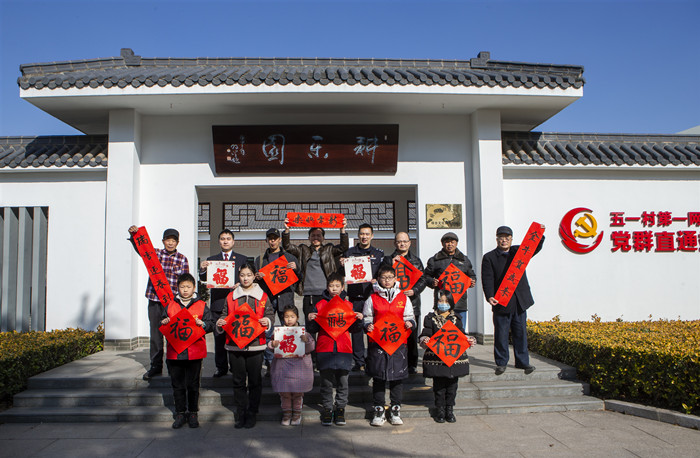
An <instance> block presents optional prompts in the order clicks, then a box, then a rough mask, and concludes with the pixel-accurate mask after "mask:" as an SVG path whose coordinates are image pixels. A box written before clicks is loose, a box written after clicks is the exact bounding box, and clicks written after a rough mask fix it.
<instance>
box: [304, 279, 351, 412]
mask: <svg viewBox="0 0 700 458" xmlns="http://www.w3.org/2000/svg"><path fill="white" fill-rule="evenodd" d="M344 281H345V279H344V278H343V276H342V275H340V274H339V273H337V272H335V273H332V274H330V275H329V276H328V281H327V283H326V286H327V289H326V290H325V291H324V292H323V296H322V297H323V299H321V300H320V301H319V302H318V303H317V304H316V306H315V307H314V308H313V311H312V312H311V313H309V324H308V326H307V327H308V328H310V329H311V332H317V333H318V342H317V344H316V364H317V367H318V370H319V372H320V374H321V403H322V404H323V411H322V412H321V424H322V425H323V426H330V425H332V424H333V420H335V424H336V425H338V426H342V425H344V424H345V406H346V405H347V404H348V374H349V373H350V370H351V369H352V364H353V360H352V339H351V337H350V336H351V334H350V333H351V332H357V331H360V330H362V325H361V321H362V314H361V313H359V312H355V317H356V318H357V321H355V322H354V323H353V324H352V326H350V327H349V328H348V330H347V331H346V332H344V333H342V334H341V335H339V336H338V339H337V340H333V338H332V337H331V336H330V335H328V333H327V332H326V331H325V330H324V329H323V328H322V327H321V326H319V324H318V323H316V322H315V321H314V320H316V318H317V317H318V313H319V312H320V311H323V309H324V308H325V307H326V305H327V304H328V303H329V302H330V300H331V299H333V298H334V297H335V296H338V295H340V298H341V299H342V300H344V301H345V297H346V294H345V291H343V285H344ZM345 302H346V303H347V304H348V306H349V307H350V309H352V302H348V301H345ZM333 387H335V406H334V405H333Z"/></svg>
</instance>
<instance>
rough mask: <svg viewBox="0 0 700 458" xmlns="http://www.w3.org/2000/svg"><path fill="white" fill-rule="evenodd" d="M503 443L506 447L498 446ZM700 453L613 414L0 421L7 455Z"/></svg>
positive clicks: (698, 445) (682, 434)
mask: <svg viewBox="0 0 700 458" xmlns="http://www.w3.org/2000/svg"><path fill="white" fill-rule="evenodd" d="M497 444H501V445H497ZM382 455H384V456H387V455H416V456H464V455H469V456H499V457H508V456H524V457H530V456H531V457H538V456H577V457H578V456H615V457H618V456H621V457H625V456H630V457H635V456H637V457H665V456H668V457H686V456H687V457H691V456H694V457H697V456H700V431H697V430H693V429H688V428H683V427H680V426H674V425H670V424H667V423H661V422H657V421H652V420H646V419H643V418H639V417H633V416H627V415H622V414H618V413H613V412H606V411H593V412H562V413H536V414H510V415H483V416H482V415H478V416H473V417H459V418H458V421H457V423H455V424H443V425H439V424H437V423H435V422H434V421H432V420H430V419H407V420H406V424H405V425H404V426H401V427H392V426H390V425H388V423H387V424H385V425H384V426H383V427H381V428H372V427H371V426H369V424H368V422H367V421H361V420H355V421H350V422H348V424H347V425H346V426H344V427H338V426H332V427H323V426H321V425H320V424H319V423H317V422H306V423H305V424H303V425H302V426H300V427H282V426H280V425H278V424H276V423H273V422H262V423H260V424H259V425H258V426H256V427H255V428H254V429H251V430H236V429H234V428H233V424H232V423H211V424H206V423H203V424H202V426H201V427H200V428H198V429H189V428H187V427H185V428H183V429H181V430H173V429H172V428H171V427H170V422H168V423H87V424H86V423H61V424H55V423H53V424H17V423H15V424H3V425H0V456H7V457H25V456H47V457H53V458H56V457H79V456H90V457H122V456H130V457H155V456H167V457H189V456H193V457H195V456H197V457H209V456H212V457H217V456H222V457H223V456H249V457H258V456H261V457H262V456H270V457H273V456H274V457H287V456H304V457H309V456H324V457H327V456H382Z"/></svg>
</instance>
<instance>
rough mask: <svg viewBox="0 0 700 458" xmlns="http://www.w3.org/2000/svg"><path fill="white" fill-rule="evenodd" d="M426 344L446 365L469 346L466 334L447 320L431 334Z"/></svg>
mask: <svg viewBox="0 0 700 458" xmlns="http://www.w3.org/2000/svg"><path fill="white" fill-rule="evenodd" d="M427 345H428V348H430V349H431V350H432V351H433V353H435V354H436V355H437V356H438V358H440V359H441V360H442V362H443V363H445V364H447V366H448V367H452V365H453V364H454V363H455V361H457V360H458V359H459V357H460V356H462V353H464V352H465V351H467V348H469V347H470V345H469V339H467V336H466V335H465V334H464V333H463V332H462V330H461V329H459V328H458V327H457V326H455V325H454V323H452V322H451V321H449V320H447V322H446V323H445V324H444V325H443V326H442V327H441V328H440V329H439V330H438V332H436V333H435V334H433V336H432V337H431V338H430V340H428V343H427Z"/></svg>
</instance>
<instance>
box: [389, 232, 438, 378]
mask: <svg viewBox="0 0 700 458" xmlns="http://www.w3.org/2000/svg"><path fill="white" fill-rule="evenodd" d="M394 246H395V247H396V249H395V250H394V252H393V253H391V254H390V255H389V256H384V260H383V261H382V264H386V265H389V266H393V265H394V262H395V261H397V260H398V258H399V256H403V257H404V258H406V260H407V261H408V262H410V263H411V264H413V267H415V268H416V269H418V270H420V271H421V272H423V269H424V268H423V261H421V260H420V258H419V257H418V256H416V255H415V254H413V253H411V251H410V248H411V239H410V237H409V236H408V234H407V233H406V232H398V233H397V234H396V236H395V237H394ZM397 275H398V272H397ZM426 286H427V285H426V280H425V277H424V276H422V277H420V278H419V279H418V281H417V282H416V284H415V285H413V288H411V289H407V290H405V291H404V294H405V295H406V296H408V297H410V298H411V304H412V305H413V315H414V316H415V319H416V329H412V330H411V334H409V336H408V341H407V342H406V344H407V346H408V373H409V374H415V373H416V369H417V368H418V334H419V333H420V327H419V324H420V322H421V310H420V293H422V292H423V290H424V289H425V287H426Z"/></svg>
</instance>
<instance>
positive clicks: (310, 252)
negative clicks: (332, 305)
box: [282, 218, 348, 323]
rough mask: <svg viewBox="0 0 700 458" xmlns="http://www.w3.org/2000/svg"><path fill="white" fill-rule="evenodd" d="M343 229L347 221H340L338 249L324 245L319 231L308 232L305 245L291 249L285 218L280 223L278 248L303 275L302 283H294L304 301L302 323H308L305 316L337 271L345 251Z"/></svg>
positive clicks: (345, 241)
mask: <svg viewBox="0 0 700 458" xmlns="http://www.w3.org/2000/svg"><path fill="white" fill-rule="evenodd" d="M346 225H347V220H346V219H345V218H343V227H342V228H341V229H340V243H339V244H338V245H333V244H332V243H325V244H324V242H325V240H326V239H325V237H326V231H325V230H324V229H323V228H322V227H312V228H311V229H309V245H306V244H303V243H300V244H298V245H294V244H293V243H292V242H291V240H290V233H289V219H288V218H285V220H284V232H283V233H282V247H283V248H284V250H285V251H287V252H288V253H291V254H292V255H294V256H295V257H296V258H297V259H298V260H299V266H298V268H299V271H300V272H302V274H303V279H302V280H301V281H299V282H297V286H296V292H297V294H298V295H300V296H303V297H304V302H303V311H304V323H307V322H308V318H309V313H311V312H313V309H314V306H315V305H316V303H317V302H318V301H320V300H321V298H322V296H321V295H322V294H323V291H324V290H325V289H326V279H327V278H328V276H329V275H330V274H332V273H333V272H337V271H338V270H339V266H338V258H339V257H340V256H341V255H342V254H343V252H344V251H345V250H347V249H348V234H346V233H345V226H346Z"/></svg>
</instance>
